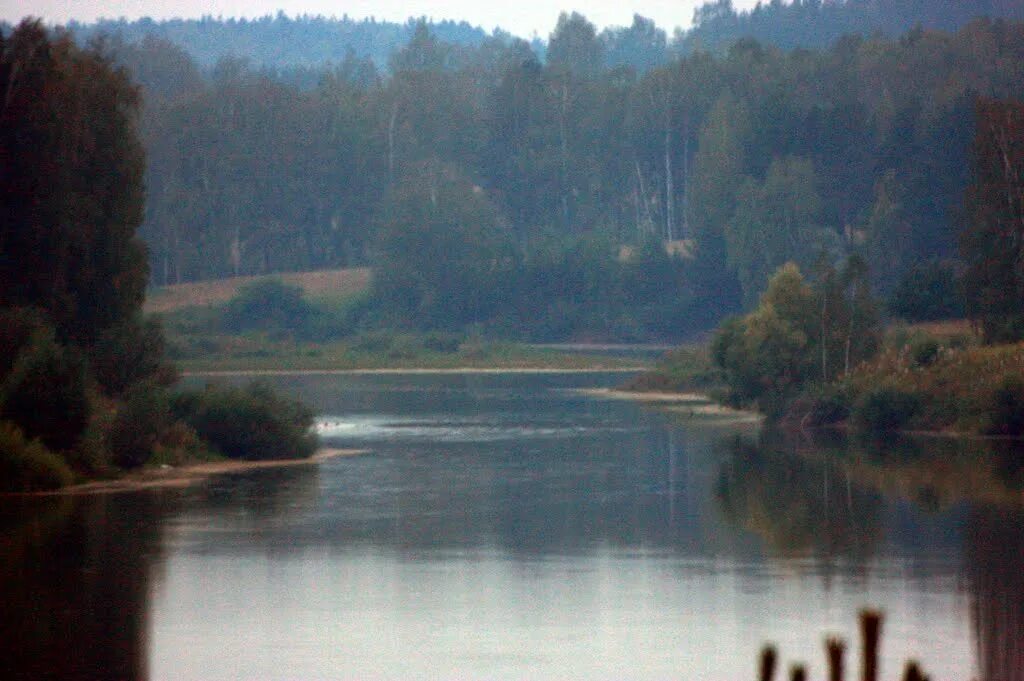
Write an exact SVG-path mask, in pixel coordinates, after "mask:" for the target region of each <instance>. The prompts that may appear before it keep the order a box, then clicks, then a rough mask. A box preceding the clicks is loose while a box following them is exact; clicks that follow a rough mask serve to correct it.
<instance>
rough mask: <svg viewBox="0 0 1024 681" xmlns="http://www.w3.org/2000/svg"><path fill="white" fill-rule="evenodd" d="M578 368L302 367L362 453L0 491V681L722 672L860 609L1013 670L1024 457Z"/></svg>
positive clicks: (1022, 621)
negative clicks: (852, 427) (145, 483)
mask: <svg viewBox="0 0 1024 681" xmlns="http://www.w3.org/2000/svg"><path fill="white" fill-rule="evenodd" d="M389 380H390V381H393V382H394V385H395V386H396V387H397V392H396V393H395V394H396V395H397V397H392V396H391V395H390V393H389V392H388V389H387V388H388V385H390V384H389V383H388V381H389ZM581 380H582V379H577V378H555V377H539V378H537V377H530V378H522V377H520V378H518V379H515V380H513V379H509V378H508V377H494V378H490V379H487V380H484V379H479V378H477V379H473V380H469V379H465V378H459V377H454V378H453V377H434V378H432V379H429V380H428V379H425V378H423V377H414V378H409V377H395V378H389V379H387V380H385V379H373V380H371V379H368V378H361V379H360V380H356V381H352V382H347V381H348V379H347V378H345V379H340V378H329V379H324V380H323V382H321V383H316V382H313V383H311V382H310V381H311V379H308V378H305V379H303V380H302V381H301V382H298V383H296V384H294V385H292V386H291V387H292V389H293V390H295V391H303V390H310V391H311V394H313V395H315V396H318V397H317V399H318V400H322V402H320V403H318V404H317V406H318V409H319V410H320V412H321V413H322V414H324V419H325V420H327V419H328V417H330V418H331V419H334V420H335V421H337V422H341V421H342V420H343V419H344V420H346V422H360V421H359V420H360V419H362V420H363V421H362V422H366V423H372V424H373V427H372V428H369V429H365V428H364V429H363V430H362V431H360V430H359V429H358V428H348V429H345V428H342V429H340V430H339V431H338V432H336V433H334V434H331V435H330V438H331V439H330V443H331V444H332V445H337V446H354V447H359V446H369V447H371V448H372V449H373V453H372V454H371V455H369V456H365V457H357V458H351V459H335V460H331V461H329V462H326V463H325V464H323V465H322V466H320V467H319V468H315V467H311V468H306V467H301V468H293V469H277V470H268V471H262V472H258V473H253V474H247V475H242V476H235V477H231V478H222V479H218V480H216V481H213V482H212V483H210V484H208V485H205V486H202V487H198V488H194V489H190V490H187V491H184V492H176V493H170V494H137V495H123V496H111V497H94V498H83V499H70V498H65V499H47V500H35V501H31V502H28V501H26V502H23V503H20V504H18V505H15V504H12V503H11V501H10V500H9V499H8V500H3V503H0V530H2V533H0V537H2V539H0V579H2V582H0V583H2V584H3V587H2V588H3V590H4V595H3V599H2V601H0V605H2V614H3V618H2V629H0V678H5V679H6V678H47V677H50V678H118V679H122V678H123V679H132V678H139V679H143V678H149V677H152V678H155V679H171V678H173V679H184V678H195V679H216V678H281V677H285V676H289V677H315V678H365V677H368V676H370V677H382V676H387V677H401V678H413V677H421V678H423V677H434V678H437V677H456V676H457V677H466V676H473V677H480V676H487V677H490V678H522V677H524V676H530V677H565V676H573V675H575V676H577V677H587V678H611V677H619V678H624V677H630V678H637V677H659V678H664V677H679V678H704V679H721V680H722V681H725V680H726V679H735V678H740V677H741V676H743V675H744V674H747V673H749V671H750V670H751V669H752V665H753V662H754V659H755V655H756V651H757V649H758V647H759V646H760V644H761V643H762V642H763V641H764V640H766V639H768V638H771V639H774V640H776V641H778V642H779V643H780V644H781V647H782V650H783V651H784V654H789V653H791V654H792V655H794V656H802V657H803V659H807V660H820V658H821V651H820V640H821V639H820V637H821V635H822V634H823V633H824V632H825V631H826V630H827V631H831V630H832V628H833V627H839V628H838V629H837V630H838V631H840V632H843V629H842V626H843V624H844V623H847V624H851V625H852V623H853V622H854V615H855V612H856V610H857V608H859V607H861V606H863V605H865V604H868V603H871V604H874V605H880V606H883V607H886V608H887V609H888V610H889V612H890V616H891V618H890V621H889V622H888V623H887V633H886V640H885V641H884V642H883V651H885V650H889V651H892V655H893V656H899V658H900V659H902V658H904V657H905V656H906V655H908V654H912V653H920V654H921V655H922V657H923V658H924V662H925V663H926V667H928V668H929V669H931V670H934V671H936V672H938V675H937V676H936V678H947V677H952V676H955V677H956V678H970V677H971V676H972V675H974V676H978V677H979V679H980V681H1004V680H1009V681H1021V671H1020V670H1021V668H1022V663H1024V660H1022V648H1024V612H1022V610H1021V608H1022V605H1021V604H1022V603H1024V576H1022V566H1024V555H1022V551H1024V529H1022V528H1024V525H1022V512H1021V507H1022V504H1021V493H1020V490H1021V484H1020V482H1021V481H1020V477H1021V476H1020V472H1019V470H1018V469H1017V468H1015V467H1014V465H1012V463H1011V462H1013V461H1019V460H1020V459H1019V458H1017V459H1015V457H1017V456H1019V453H1015V452H1013V451H1011V450H1006V451H1002V452H998V451H997V452H993V451H982V450H981V448H979V447H978V446H977V445H976V444H963V443H959V444H958V443H952V442H944V441H930V440H924V441H912V440H911V441H901V442H899V443H896V445H897V446H895V447H893V446H885V445H880V444H878V443H870V442H859V441H846V440H843V439H842V438H835V437H833V438H825V439H821V438H819V439H814V440H812V439H808V438H792V437H789V438H786V437H780V436H779V435H778V434H775V433H766V434H760V435H759V434H758V433H757V432H756V431H750V430H737V429H730V428H727V427H723V426H721V425H720V424H719V425H715V426H709V425H706V424H701V423H700V422H694V421H688V422H683V423H673V422H672V421H671V420H670V419H669V418H668V417H666V416H665V415H663V414H661V413H659V412H657V411H648V410H644V409H641V408H639V407H637V406H636V405H631V404H623V403H613V402H602V401H596V400H593V399H590V398H586V397H583V396H580V395H576V394H574V393H568V392H565V391H564V388H567V387H574V385H576V384H577V382H578V381H581ZM435 398H437V399H439V400H440V402H438V401H437V400H435ZM439 405H443V408H442V406H439ZM447 409H454V410H455V413H446V410H447ZM409 423H415V424H416V426H415V427H414V428H409V427H407V426H406V425H403V424H409ZM395 424H397V425H395ZM389 429H390V430H389ZM360 438H363V439H360ZM943 447H947V448H952V449H949V450H948V451H947V450H945V449H941V450H937V449H936V448H943ZM936 452H938V453H939V454H941V455H942V456H941V463H937V462H936V457H935V456H933V455H934V454H935V453H936ZM826 628H827V629H826ZM845 633H846V635H847V637H848V638H851V639H852V638H853V632H852V631H847V632H845ZM972 640H973V644H974V645H973V646H971V642H972ZM801 645H804V646H805V649H804V648H800V646H801ZM972 649H973V650H972ZM886 663H887V664H890V665H895V664H896V660H895V659H892V658H890V659H888V660H887V662H886ZM894 669H895V667H894V666H892V667H889V668H888V671H887V672H885V673H886V675H887V677H888V676H892V675H894V674H895V671H894ZM943 670H945V671H943ZM812 673H813V672H812Z"/></svg>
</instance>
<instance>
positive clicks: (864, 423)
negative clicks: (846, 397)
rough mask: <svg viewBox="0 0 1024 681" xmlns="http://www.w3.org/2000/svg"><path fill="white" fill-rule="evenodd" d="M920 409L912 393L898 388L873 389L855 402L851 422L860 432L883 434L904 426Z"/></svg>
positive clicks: (916, 397) (916, 398)
mask: <svg viewBox="0 0 1024 681" xmlns="http://www.w3.org/2000/svg"><path fill="white" fill-rule="evenodd" d="M920 408H921V400H920V398H919V397H918V396H917V395H915V394H913V393H909V392H906V391H904V390H900V389H898V388H890V387H883V388H875V389H873V390H869V391H868V392H866V393H864V394H863V395H861V397H860V399H858V400H857V404H856V405H855V406H854V409H853V420H854V423H855V424H856V425H857V426H858V427H859V428H861V429H862V430H865V431H869V432H872V433H883V432H887V431H891V430H899V429H901V428H903V427H904V426H906V425H907V424H908V423H910V421H911V419H913V418H914V416H915V415H916V414H917V413H918V411H919V410H920Z"/></svg>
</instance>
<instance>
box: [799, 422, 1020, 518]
mask: <svg viewBox="0 0 1024 681" xmlns="http://www.w3.org/2000/svg"><path fill="white" fill-rule="evenodd" d="M801 454H802V455H804V456H806V457H808V458H812V459H815V460H827V461H835V462H837V463H839V464H841V465H842V468H843V470H844V471H845V472H846V473H848V474H849V475H850V477H851V478H853V480H854V481H856V482H858V483H860V484H861V485H863V486H865V487H868V488H870V489H875V490H878V491H879V492H881V493H882V494H884V495H886V496H888V497H895V498H901V499H906V500H908V501H911V502H912V503H914V504H915V505H916V506H918V507H919V508H921V509H923V510H928V511H931V510H939V509H942V508H948V507H950V506H953V505H954V504H957V503H960V502H963V501H970V502H973V503H981V504H990V505H998V506H1017V507H1019V506H1021V501H1022V499H1024V497H1022V496H1021V489H1022V488H1024V476H1022V474H1021V468H1020V463H1021V462H1022V461H1024V446H1022V444H1021V443H1020V442H1012V441H982V440H977V439H968V438H934V437H932V438H913V437H898V436H891V437H887V438H886V439H885V441H884V442H879V441H878V440H875V439H871V438H866V439H865V438H846V437H843V436H840V435H838V434H832V436H831V437H825V436H824V435H819V436H817V437H815V439H814V441H813V442H810V443H808V444H807V445H806V446H804V447H802V448H801Z"/></svg>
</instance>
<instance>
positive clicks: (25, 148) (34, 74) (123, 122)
mask: <svg viewBox="0 0 1024 681" xmlns="http://www.w3.org/2000/svg"><path fill="white" fill-rule="evenodd" d="M0 96H2V100H0V215H3V216H4V218H3V220H2V221H0V281H2V282H3V283H4V284H3V287H0V306H26V305H34V306H37V307H41V308H43V309H44V310H45V311H46V313H47V314H48V315H49V316H50V318H51V319H52V321H53V323H54V325H55V326H56V328H57V331H58V334H59V336H60V338H61V340H65V341H71V342H74V343H75V344H78V345H82V346H86V347H88V346H90V345H92V344H93V343H94V342H95V340H96V338H97V337H98V336H99V335H100V334H101V333H102V332H103V331H104V330H105V329H108V328H110V327H111V326H113V325H114V324H116V323H117V322H118V321H120V320H123V319H125V318H127V317H130V316H131V315H132V314H134V313H136V312H137V311H138V310H139V309H140V307H141V305H142V299H143V294H144V291H145V284H146V278H147V266H146V257H145V250H144V248H143V246H142V243H141V242H140V241H139V240H138V239H136V238H135V231H136V229H137V228H138V226H139V224H140V223H141V222H142V216H143V185H142V173H143V151H142V146H141V144H140V143H139V140H138V136H137V134H136V124H137V121H136V117H137V113H138V109H139V94H138V90H137V89H136V88H135V87H134V86H133V85H132V84H131V82H130V81H129V78H128V75H127V74H126V72H125V71H124V70H123V69H121V68H118V67H116V66H114V64H113V61H112V59H111V57H110V55H109V54H108V53H107V52H106V51H105V50H104V48H103V46H102V45H96V46H94V47H90V48H88V49H80V48H78V47H77V46H76V45H75V43H74V42H73V41H72V40H71V39H70V37H68V36H67V35H64V34H57V35H56V36H54V37H53V38H52V39H51V37H50V36H49V35H48V34H47V32H46V31H45V30H44V29H43V27H42V25H41V24H40V23H39V22H38V21H29V20H26V21H23V22H22V23H21V24H20V25H19V26H18V27H17V28H16V29H15V30H14V31H13V32H12V33H11V35H10V36H9V37H7V38H3V37H0Z"/></svg>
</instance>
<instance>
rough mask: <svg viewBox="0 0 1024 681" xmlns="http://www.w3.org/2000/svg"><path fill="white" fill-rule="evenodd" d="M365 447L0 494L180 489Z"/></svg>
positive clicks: (188, 466) (320, 460)
mask: <svg viewBox="0 0 1024 681" xmlns="http://www.w3.org/2000/svg"><path fill="white" fill-rule="evenodd" d="M367 453H368V450H365V449H328V448H324V449H320V450H319V451H317V453H316V454H314V455H313V456H311V457H308V458H305V459H274V460H269V461H243V460H238V459H226V460H223V461H204V462H201V463H193V464H185V465H182V466H166V465H165V466H159V467H152V468H144V469H142V470H139V471H134V472H131V473H128V474H126V475H125V476H123V477H120V478H114V479H111V480H94V481H91V482H83V483H79V484H76V485H69V486H68V487H62V488H60V489H56V490H49V491H43V492H12V493H6V494H0V497H4V496H7V497H26V496H31V497H41V496H77V495H86V494H118V493H123V492H142V491H146V490H159V489H183V488H185V487H191V486H192V485H196V484H199V483H202V482H205V481H207V480H209V479H210V478H213V477H216V476H220V475H237V474H239V473H248V472H250V471H257V470H265V469H270V468H293V467H297V466H314V465H319V464H321V463H323V462H324V461H329V460H331V459H336V458H340V457H349V456H359V455H362V454H367Z"/></svg>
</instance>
